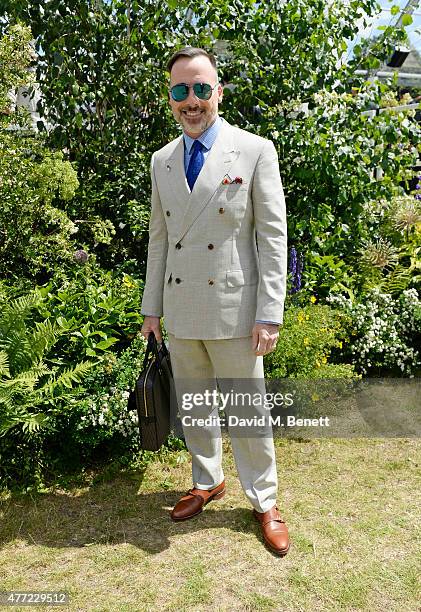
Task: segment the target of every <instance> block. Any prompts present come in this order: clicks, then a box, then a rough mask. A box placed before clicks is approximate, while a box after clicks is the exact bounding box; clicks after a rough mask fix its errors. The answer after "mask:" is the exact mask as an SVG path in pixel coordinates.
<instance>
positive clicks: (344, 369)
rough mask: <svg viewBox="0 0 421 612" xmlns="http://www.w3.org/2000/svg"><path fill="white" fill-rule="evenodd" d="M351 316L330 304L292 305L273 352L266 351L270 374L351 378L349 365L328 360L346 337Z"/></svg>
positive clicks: (287, 312)
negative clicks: (346, 326) (346, 328)
mask: <svg viewBox="0 0 421 612" xmlns="http://www.w3.org/2000/svg"><path fill="white" fill-rule="evenodd" d="M347 322H348V317H347V315H345V314H344V313H342V312H340V311H338V310H334V309H333V308H331V307H329V306H327V305H320V304H317V305H316V304H310V305H307V306H304V307H297V306H292V307H291V308H289V309H288V310H287V311H286V312H285V316H284V323H283V325H282V327H281V328H280V330H279V340H278V343H277V346H276V349H275V351H274V352H272V353H269V354H268V355H265V358H264V361H265V368H266V376H267V378H285V377H288V378H325V377H326V378H330V377H331V378H336V377H344V378H349V377H352V376H353V375H355V374H354V372H353V368H352V366H350V365H344V364H341V365H334V364H329V363H328V360H329V357H330V356H331V353H332V351H333V350H334V349H342V346H343V343H345V342H346V340H347V333H346V331H345V325H346V323H347Z"/></svg>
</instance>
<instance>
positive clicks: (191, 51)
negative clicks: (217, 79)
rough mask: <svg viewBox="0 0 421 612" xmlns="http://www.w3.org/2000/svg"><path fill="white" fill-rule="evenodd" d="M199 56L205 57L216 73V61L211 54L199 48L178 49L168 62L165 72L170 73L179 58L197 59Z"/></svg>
mask: <svg viewBox="0 0 421 612" xmlns="http://www.w3.org/2000/svg"><path fill="white" fill-rule="evenodd" d="M199 55H203V56H204V57H207V58H208V60H209V61H210V63H211V64H212V66H213V67H214V68H215V72H217V70H218V69H217V67H216V59H215V56H214V55H213V54H212V53H208V52H207V51H206V50H205V49H200V48H199V47H183V49H179V50H178V51H176V52H175V53H174V54H173V55H172V56H171V57H170V59H169V60H168V63H167V70H168V72H171V69H172V67H173V66H174V64H175V62H176V61H177V60H178V59H180V57H198V56H199Z"/></svg>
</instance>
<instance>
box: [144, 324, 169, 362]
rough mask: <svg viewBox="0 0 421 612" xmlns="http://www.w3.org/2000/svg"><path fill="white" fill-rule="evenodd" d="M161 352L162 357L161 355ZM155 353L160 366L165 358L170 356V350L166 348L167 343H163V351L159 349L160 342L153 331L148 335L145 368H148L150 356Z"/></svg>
mask: <svg viewBox="0 0 421 612" xmlns="http://www.w3.org/2000/svg"><path fill="white" fill-rule="evenodd" d="M160 352H161V355H160ZM151 353H153V355H154V357H155V359H156V360H157V362H158V363H159V364H160V363H161V361H162V358H163V357H166V356H167V355H168V349H167V347H166V346H165V342H164V341H163V342H162V344H161V349H158V342H157V341H156V338H155V334H154V333H153V332H152V331H151V332H149V335H148V344H147V346H146V352H145V358H144V360H143V367H144V368H145V367H146V364H147V363H148V361H149V358H150V355H151Z"/></svg>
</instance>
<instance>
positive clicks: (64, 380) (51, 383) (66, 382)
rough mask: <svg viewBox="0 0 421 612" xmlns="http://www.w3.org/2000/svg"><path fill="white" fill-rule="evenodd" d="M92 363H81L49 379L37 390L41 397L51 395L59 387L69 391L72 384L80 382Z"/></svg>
mask: <svg viewBox="0 0 421 612" xmlns="http://www.w3.org/2000/svg"><path fill="white" fill-rule="evenodd" d="M94 365H95V364H94V363H93V362H92V361H81V362H80V363H78V364H76V365H75V367H74V368H66V369H65V370H63V371H62V372H61V373H60V375H59V376H57V378H56V376H55V374H54V375H53V376H51V377H50V379H49V380H48V381H47V382H46V383H45V384H44V385H43V386H42V387H41V388H40V389H39V391H40V393H42V394H43V395H52V394H53V393H54V392H55V391H56V390H58V389H59V388H61V387H66V388H67V389H71V388H72V387H73V384H74V383H80V382H82V380H83V378H84V376H85V375H86V373H87V372H88V371H89V370H90V369H91V368H92V367H93V366H94Z"/></svg>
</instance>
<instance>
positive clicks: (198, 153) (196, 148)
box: [186, 140, 205, 191]
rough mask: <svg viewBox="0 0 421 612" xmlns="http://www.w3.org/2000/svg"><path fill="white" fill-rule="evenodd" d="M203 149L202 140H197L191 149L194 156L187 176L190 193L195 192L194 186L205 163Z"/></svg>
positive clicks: (191, 158)
mask: <svg viewBox="0 0 421 612" xmlns="http://www.w3.org/2000/svg"><path fill="white" fill-rule="evenodd" d="M202 149H203V145H202V143H201V142H200V140H195V141H194V143H193V146H192V148H191V151H192V155H191V157H190V162H189V167H188V168H187V174H186V177H187V182H188V184H189V187H190V191H193V186H194V184H195V182H196V179H197V177H198V176H199V172H200V171H201V169H202V166H203V164H204V161H205V158H204V156H203V150H202Z"/></svg>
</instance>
